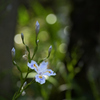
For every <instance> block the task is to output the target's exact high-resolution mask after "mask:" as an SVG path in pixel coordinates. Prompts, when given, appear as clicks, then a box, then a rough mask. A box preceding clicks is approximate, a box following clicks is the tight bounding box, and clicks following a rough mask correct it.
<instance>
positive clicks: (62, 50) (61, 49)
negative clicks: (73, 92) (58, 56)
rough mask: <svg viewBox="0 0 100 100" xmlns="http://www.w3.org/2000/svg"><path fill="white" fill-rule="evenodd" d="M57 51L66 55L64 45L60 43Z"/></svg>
mask: <svg viewBox="0 0 100 100" xmlns="http://www.w3.org/2000/svg"><path fill="white" fill-rule="evenodd" d="M59 51H60V52H61V53H66V44H65V43H62V44H61V45H60V46H59Z"/></svg>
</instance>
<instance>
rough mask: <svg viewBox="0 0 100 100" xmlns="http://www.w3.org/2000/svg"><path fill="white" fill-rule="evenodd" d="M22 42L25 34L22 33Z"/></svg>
mask: <svg viewBox="0 0 100 100" xmlns="http://www.w3.org/2000/svg"><path fill="white" fill-rule="evenodd" d="M21 38H22V42H23V43H24V34H23V33H21Z"/></svg>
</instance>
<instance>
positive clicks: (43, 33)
mask: <svg viewBox="0 0 100 100" xmlns="http://www.w3.org/2000/svg"><path fill="white" fill-rule="evenodd" d="M39 39H40V40H41V41H47V40H48V39H49V35H48V32H46V31H41V32H40V33H39Z"/></svg>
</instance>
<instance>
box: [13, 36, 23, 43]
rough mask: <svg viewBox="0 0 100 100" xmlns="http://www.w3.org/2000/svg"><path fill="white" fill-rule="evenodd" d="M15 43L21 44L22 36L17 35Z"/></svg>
mask: <svg viewBox="0 0 100 100" xmlns="http://www.w3.org/2000/svg"><path fill="white" fill-rule="evenodd" d="M14 42H15V43H17V44H21V43H22V39H21V35H20V34H17V35H15V36H14Z"/></svg>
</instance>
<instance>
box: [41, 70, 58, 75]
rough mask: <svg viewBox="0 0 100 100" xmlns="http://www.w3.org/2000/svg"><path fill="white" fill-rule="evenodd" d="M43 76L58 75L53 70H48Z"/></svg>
mask: <svg viewBox="0 0 100 100" xmlns="http://www.w3.org/2000/svg"><path fill="white" fill-rule="evenodd" d="M43 75H47V76H55V75H56V73H54V71H52V70H51V69H47V70H46V71H45V72H44V73H43Z"/></svg>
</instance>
